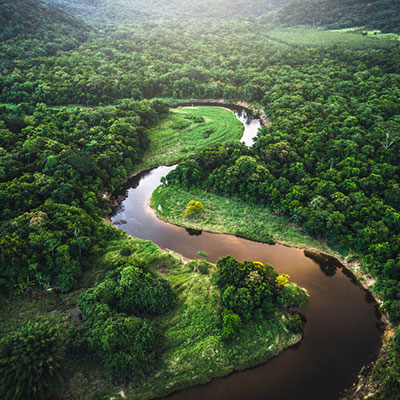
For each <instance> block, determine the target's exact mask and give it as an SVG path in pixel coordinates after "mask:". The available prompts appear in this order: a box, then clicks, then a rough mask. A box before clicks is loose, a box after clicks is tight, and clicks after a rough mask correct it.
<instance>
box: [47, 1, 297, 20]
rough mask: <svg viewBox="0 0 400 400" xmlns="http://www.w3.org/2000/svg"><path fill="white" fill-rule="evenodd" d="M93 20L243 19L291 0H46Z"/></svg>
mask: <svg viewBox="0 0 400 400" xmlns="http://www.w3.org/2000/svg"><path fill="white" fill-rule="evenodd" d="M46 1H47V2H48V3H50V4H53V5H55V6H57V7H60V8H63V9H65V10H66V11H68V12H70V13H72V14H74V15H76V16H79V17H82V18H84V19H87V20H90V21H92V22H94V23H100V24H103V23H106V24H110V25H112V24H115V23H116V22H118V23H128V24H135V23H137V22H140V21H142V22H143V21H149V20H171V19H172V20H177V21H182V20H185V19H205V18H206V19H207V20H209V19H210V18H213V19H221V18H223V19H225V18H245V17H250V16H256V15H261V14H264V13H266V12H268V11H271V10H274V9H276V8H279V7H282V6H283V5H285V4H288V3H289V2H290V0H247V1H246V0H235V1H228V0H198V1H190V0H147V1H146V2H143V1H141V0H83V1H78V0H46Z"/></svg>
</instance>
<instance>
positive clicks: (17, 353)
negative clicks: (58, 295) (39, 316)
mask: <svg viewBox="0 0 400 400" xmlns="http://www.w3.org/2000/svg"><path fill="white" fill-rule="evenodd" d="M61 361H62V353H61V347H60V344H59V335H58V332H57V329H56V327H55V326H54V325H52V324H51V323H50V322H49V321H46V322H31V321H28V322H27V323H26V324H25V325H24V326H23V327H21V328H20V329H19V330H17V331H15V332H12V333H10V334H8V335H6V336H4V337H3V338H2V339H1V341H0V392H1V393H2V399H5V400H8V399H10V400H18V399H21V400H22V399H24V400H25V399H30V400H34V399H43V398H44V394H45V391H46V389H47V388H49V387H50V385H51V384H53V383H55V382H56V381H57V380H58V379H59V375H58V370H59V367H60V363H61Z"/></svg>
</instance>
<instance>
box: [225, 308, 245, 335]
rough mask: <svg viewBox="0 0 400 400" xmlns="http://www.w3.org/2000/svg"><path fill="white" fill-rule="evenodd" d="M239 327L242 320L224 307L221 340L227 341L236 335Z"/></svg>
mask: <svg viewBox="0 0 400 400" xmlns="http://www.w3.org/2000/svg"><path fill="white" fill-rule="evenodd" d="M241 327H242V320H241V319H240V317H239V315H237V314H235V313H234V312H233V311H232V310H228V309H226V308H225V309H224V310H223V312H222V332H221V338H222V340H224V341H229V340H232V339H234V338H235V337H237V336H238V335H239V332H240V329H241Z"/></svg>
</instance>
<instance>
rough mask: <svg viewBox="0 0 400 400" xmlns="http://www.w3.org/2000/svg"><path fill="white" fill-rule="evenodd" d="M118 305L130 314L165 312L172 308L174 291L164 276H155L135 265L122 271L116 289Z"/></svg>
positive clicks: (119, 308) (120, 309)
mask: <svg viewBox="0 0 400 400" xmlns="http://www.w3.org/2000/svg"><path fill="white" fill-rule="evenodd" d="M115 296H116V307H117V309H118V310H119V311H122V312H125V313H128V314H135V315H140V314H153V315H157V314H163V313H164V312H166V311H168V310H170V309H171V307H172V305H173V303H174V298H175V296H174V293H173V291H172V289H171V285H170V283H169V282H168V281H167V280H166V279H164V278H153V277H152V276H151V275H150V274H149V273H145V272H143V271H142V270H140V269H139V268H137V267H135V266H128V267H126V268H124V269H123V270H122V271H121V278H120V281H119V284H118V286H117V287H116V290H115Z"/></svg>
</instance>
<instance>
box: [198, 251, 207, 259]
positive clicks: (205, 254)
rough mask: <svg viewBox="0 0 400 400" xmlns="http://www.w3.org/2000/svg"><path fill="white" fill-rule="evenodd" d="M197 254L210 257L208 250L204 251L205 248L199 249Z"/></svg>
mask: <svg viewBox="0 0 400 400" xmlns="http://www.w3.org/2000/svg"><path fill="white" fill-rule="evenodd" d="M197 254H198V255H199V256H200V257H203V258H207V257H208V253H207V252H206V251H203V250H199V251H198V252H197Z"/></svg>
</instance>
